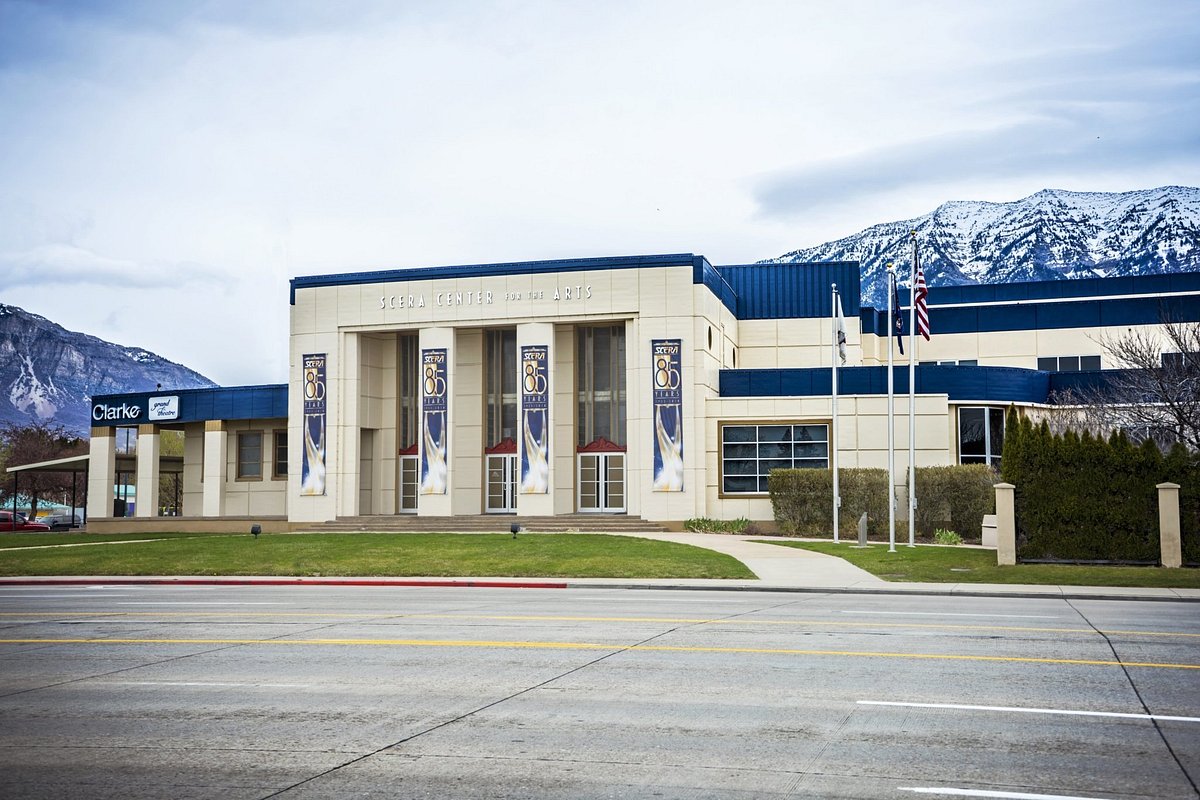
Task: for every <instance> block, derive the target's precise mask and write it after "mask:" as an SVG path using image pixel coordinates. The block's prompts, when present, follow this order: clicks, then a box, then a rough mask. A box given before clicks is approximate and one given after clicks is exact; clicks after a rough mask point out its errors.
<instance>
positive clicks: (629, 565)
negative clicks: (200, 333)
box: [0, 533, 754, 579]
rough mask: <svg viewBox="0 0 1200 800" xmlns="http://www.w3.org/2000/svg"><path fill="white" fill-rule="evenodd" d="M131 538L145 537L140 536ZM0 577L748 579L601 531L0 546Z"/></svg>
mask: <svg viewBox="0 0 1200 800" xmlns="http://www.w3.org/2000/svg"><path fill="white" fill-rule="evenodd" d="M124 538H125V539H126V540H128V539H130V538H139V539H140V538H147V537H143V536H141V535H138V536H136V537H130V536H126V537H124ZM0 575H4V576H18V575H280V576H316V575H322V576H342V577H412V576H421V577H459V576H471V577H512V578H748V579H753V578H754V574H753V573H752V572H750V570H749V569H747V568H746V566H745V565H744V564H742V563H741V562H740V561H738V560H736V559H734V558H732V557H730V556H726V555H723V554H721V553H715V552H713V551H711V550H705V549H703V548H700V547H691V546H689V545H683V544H677V543H675V542H659V541H654V540H650V539H637V538H632V537H627V536H604V535H600V534H577V533H564V534H525V535H522V536H519V537H517V538H516V539H513V538H512V537H511V536H508V535H505V534H495V535H492V534H478V535H476V534H472V535H464V534H454V533H402V534H397V533H348V534H336V533H313V534H274V535H273V534H264V535H262V536H260V537H258V538H257V539H255V538H254V537H252V536H246V535H242V536H192V537H191V538H186V539H184V538H164V539H161V540H158V541H152V542H144V543H140V544H130V545H121V546H114V547H63V548H54V549H47V550H22V549H12V550H7V551H0Z"/></svg>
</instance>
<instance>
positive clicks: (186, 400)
mask: <svg viewBox="0 0 1200 800" xmlns="http://www.w3.org/2000/svg"><path fill="white" fill-rule="evenodd" d="M172 396H176V397H178V398H179V416H178V418H176V419H173V420H169V421H163V422H162V423H161V424H163V425H175V424H180V423H184V422H205V421H207V420H210V419H221V420H242V419H287V416H288V387H287V384H286V383H281V384H265V385H262V386H219V387H214V388H209V389H163V390H162V391H157V392H134V393H131V394H99V395H96V396H95V397H93V398H92V407H93V408H95V407H96V406H97V405H107V406H121V405H124V406H129V407H137V408H139V409H141V411H140V413H139V414H138V415H137V417H136V418H133V419H130V418H124V419H120V420H111V421H107V420H96V419H95V417H93V421H92V425H93V426H95V427H98V428H103V427H114V426H117V425H136V424H139V423H147V422H149V421H150V420H148V419H147V417H148V414H147V409H148V407H149V402H150V398H151V397H172Z"/></svg>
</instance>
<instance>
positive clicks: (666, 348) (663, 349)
mask: <svg viewBox="0 0 1200 800" xmlns="http://www.w3.org/2000/svg"><path fill="white" fill-rule="evenodd" d="M650 351H651V358H652V359H653V365H652V366H653V368H654V376H653V377H654V491H656V492H682V491H683V381H682V379H681V378H682V368H683V359H682V352H683V346H682V342H681V341H680V340H679V339H651V340H650Z"/></svg>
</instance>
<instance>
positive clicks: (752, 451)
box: [721, 423, 829, 494]
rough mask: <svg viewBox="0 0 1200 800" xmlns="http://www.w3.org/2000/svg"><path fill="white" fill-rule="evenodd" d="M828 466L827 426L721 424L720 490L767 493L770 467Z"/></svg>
mask: <svg viewBox="0 0 1200 800" xmlns="http://www.w3.org/2000/svg"><path fill="white" fill-rule="evenodd" d="M828 466H829V425H827V424H825V423H795V424H792V423H782V424H779V423H764V424H761V425H722V426H721V492H722V493H723V494H766V492H767V476H768V475H769V474H770V472H771V470H773V469H802V468H806V467H811V468H816V469H824V468H826V467H828Z"/></svg>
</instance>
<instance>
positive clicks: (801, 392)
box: [720, 365, 1050, 403]
mask: <svg viewBox="0 0 1200 800" xmlns="http://www.w3.org/2000/svg"><path fill="white" fill-rule="evenodd" d="M893 379H894V381H895V392H896V394H908V367H907V365H906V366H903V367H899V366H898V367H896V371H895V375H894V377H893ZM916 379H917V386H916V390H917V394H944V395H947V396H949V398H950V399H951V400H955V401H960V400H968V401H969V400H979V401H986V402H1005V403H1008V402H1017V403H1045V402H1046V398H1047V397H1048V395H1049V390H1050V373H1048V372H1043V371H1041V370H1036V369H1020V368H1018V367H960V366H934V365H923V366H918V367H917V369H916ZM831 387H832V376H831V370H830V369H829V367H815V368H808V369H723V370H721V377H720V394H721V397H828V396H829V395H830V393H831V391H832V388H831ZM838 394H839V395H851V394H858V395H863V394H887V367H842V368H841V369H839V370H838Z"/></svg>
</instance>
